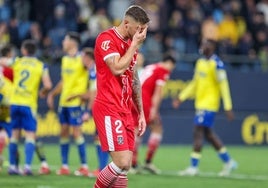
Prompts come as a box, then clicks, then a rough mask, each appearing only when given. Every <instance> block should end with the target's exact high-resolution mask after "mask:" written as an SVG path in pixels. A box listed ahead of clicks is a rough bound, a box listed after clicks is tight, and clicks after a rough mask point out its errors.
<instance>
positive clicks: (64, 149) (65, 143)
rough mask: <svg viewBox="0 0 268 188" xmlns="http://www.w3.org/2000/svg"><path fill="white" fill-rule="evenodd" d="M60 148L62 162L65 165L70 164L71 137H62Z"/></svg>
mask: <svg viewBox="0 0 268 188" xmlns="http://www.w3.org/2000/svg"><path fill="white" fill-rule="evenodd" d="M60 150H61V163H62V164H63V165H68V154H69V138H67V139H66V138H61V139H60Z"/></svg>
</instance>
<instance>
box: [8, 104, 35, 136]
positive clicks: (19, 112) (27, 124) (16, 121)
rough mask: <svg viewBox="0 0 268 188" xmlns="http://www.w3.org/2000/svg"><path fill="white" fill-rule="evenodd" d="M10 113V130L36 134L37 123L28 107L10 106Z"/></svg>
mask: <svg viewBox="0 0 268 188" xmlns="http://www.w3.org/2000/svg"><path fill="white" fill-rule="evenodd" d="M10 113H11V126H12V129H24V130H25V131H33V132H36V129H37V121H36V119H35V116H34V115H33V113H32V110H31V108H30V107H28V106H19V105H11V107H10Z"/></svg>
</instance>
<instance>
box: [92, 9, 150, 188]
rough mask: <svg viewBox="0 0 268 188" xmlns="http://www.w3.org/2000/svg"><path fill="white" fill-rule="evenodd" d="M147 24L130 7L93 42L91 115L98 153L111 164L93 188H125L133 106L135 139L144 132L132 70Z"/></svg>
mask: <svg viewBox="0 0 268 188" xmlns="http://www.w3.org/2000/svg"><path fill="white" fill-rule="evenodd" d="M148 23H149V18H148V15H147V14H146V12H145V11H144V10H143V9H142V8H141V7H139V6H136V5H133V6H130V7H129V8H128V9H127V10H126V12H125V15H124V18H123V20H122V22H121V23H120V25H119V26H117V27H113V28H111V29H108V30H106V31H104V32H102V33H100V34H99V36H98V37H97V39H96V45H95V51H94V56H95V58H96V68H97V95H96V98H95V100H94V104H93V110H92V112H93V118H94V121H95V124H96V127H97V131H98V134H99V138H100V142H101V147H102V150H103V151H109V152H110V156H111V158H112V162H111V163H110V164H108V165H107V166H106V167H105V168H104V169H103V170H102V171H101V172H100V173H99V175H98V177H97V180H96V182H95V185H94V187H95V188H106V187H117V188H119V187H122V188H123V187H124V188H125V187H127V184H128V179H127V172H128V170H129V168H130V166H131V160H132V151H133V149H134V139H135V134H134V131H135V125H134V121H133V116H132V113H131V108H132V105H133V103H134V104H135V105H136V106H137V109H138V112H139V121H138V122H139V124H138V131H139V133H138V135H139V136H141V135H142V134H143V133H144V132H145V128H146V122H145V118H144V112H143V107H142V99H141V88H140V81H139V77H138V74H137V71H136V70H135V68H134V67H135V64H136V56H137V50H138V48H139V46H140V45H141V44H142V42H143V41H144V40H145V38H146V34H147V28H148Z"/></svg>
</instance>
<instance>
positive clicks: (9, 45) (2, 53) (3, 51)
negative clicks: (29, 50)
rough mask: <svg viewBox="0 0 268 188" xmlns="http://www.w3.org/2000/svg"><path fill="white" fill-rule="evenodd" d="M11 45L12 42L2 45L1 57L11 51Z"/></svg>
mask: <svg viewBox="0 0 268 188" xmlns="http://www.w3.org/2000/svg"><path fill="white" fill-rule="evenodd" d="M12 49H13V45H12V44H6V45H4V46H3V47H2V48H1V50H0V55H1V56H2V57H6V56H8V54H9V53H10V52H11V51H12Z"/></svg>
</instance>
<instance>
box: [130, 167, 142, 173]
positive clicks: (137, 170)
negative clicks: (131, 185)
mask: <svg viewBox="0 0 268 188" xmlns="http://www.w3.org/2000/svg"><path fill="white" fill-rule="evenodd" d="M139 172H140V170H139V169H138V167H131V168H130V169H129V171H128V173H129V174H138V173H139Z"/></svg>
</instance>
